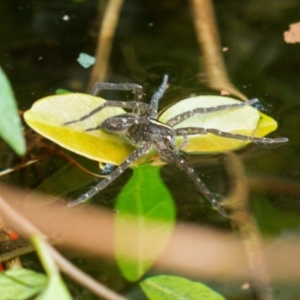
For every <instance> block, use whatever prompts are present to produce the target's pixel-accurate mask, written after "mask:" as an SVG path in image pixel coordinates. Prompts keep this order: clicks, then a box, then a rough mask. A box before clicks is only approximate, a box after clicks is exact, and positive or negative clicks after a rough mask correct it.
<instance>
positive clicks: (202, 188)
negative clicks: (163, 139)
mask: <svg viewBox="0 0 300 300" xmlns="http://www.w3.org/2000/svg"><path fill="white" fill-rule="evenodd" d="M160 154H161V155H162V157H164V158H166V159H167V160H168V161H169V162H171V163H173V164H175V165H176V166H177V167H178V168H179V169H181V170H183V171H184V172H185V173H186V174H187V175H188V177H189V178H190V179H191V180H192V181H193V182H194V183H195V185H196V187H197V189H198V190H199V192H200V193H201V194H202V195H203V196H204V197H205V198H206V199H207V200H208V201H209V202H210V204H211V205H212V206H213V207H215V208H216V209H217V210H218V212H219V213H220V215H221V216H223V217H227V214H226V212H225V209H224V208H223V207H222V206H221V204H220V203H219V202H218V201H217V200H216V199H215V197H214V196H213V194H212V193H211V192H210V191H209V189H208V187H207V186H206V184H205V183H204V182H203V181H202V180H201V179H200V178H199V177H198V175H197V173H196V172H195V170H194V169H193V168H191V167H190V166H188V164H187V163H186V162H185V160H184V159H182V158H181V157H180V156H179V155H177V154H176V153H174V152H172V151H169V150H163V151H160Z"/></svg>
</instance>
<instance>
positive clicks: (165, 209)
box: [115, 164, 175, 281]
mask: <svg viewBox="0 0 300 300" xmlns="http://www.w3.org/2000/svg"><path fill="white" fill-rule="evenodd" d="M159 171H160V167H157V166H156V167H153V166H151V165H149V164H147V165H142V166H139V167H134V168H133V176H132V178H131V179H130V181H129V182H128V183H127V184H126V185H125V186H124V188H123V189H122V191H121V193H120V194H119V195H118V198H117V202H116V205H115V210H116V211H117V214H116V218H115V251H116V257H117V263H118V266H119V269H120V270H121V272H122V274H123V276H124V277H125V278H126V279H127V280H131V281H135V280H137V279H139V278H140V277H141V276H143V274H145V272H146V271H147V270H148V269H149V268H150V267H151V265H152V263H153V261H154V260H155V259H156V258H157V256H158V255H159V254H160V252H161V251H162V250H163V249H164V247H165V245H166V243H167V242H168V240H169V237H170V234H171V233H172V229H173V226H174V222H175V208H174V203H173V199H172V196H171V194H170V192H169V190H168V189H167V188H166V187H165V185H164V184H163V182H162V180H161V178H160V174H159ZM134 257H135V258H137V259H134Z"/></svg>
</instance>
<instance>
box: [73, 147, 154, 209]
mask: <svg viewBox="0 0 300 300" xmlns="http://www.w3.org/2000/svg"><path fill="white" fill-rule="evenodd" d="M150 148H151V144H145V145H143V146H142V147H141V148H138V149H136V150H135V151H134V152H132V154H131V155H130V156H129V157H128V158H127V159H126V160H125V161H124V162H123V163H122V164H121V165H120V166H119V167H118V168H117V169H116V170H114V171H113V172H112V173H111V174H110V175H108V176H107V177H106V178H105V179H103V180H102V181H101V182H100V183H98V184H97V185H96V186H95V187H93V188H92V189H91V190H89V191H88V192H86V193H85V194H83V195H82V196H81V197H79V198H78V199H76V200H74V201H71V202H69V203H68V206H69V207H73V206H76V205H78V204H81V203H84V202H86V201H87V200H88V199H89V198H91V197H92V196H94V195H95V194H97V193H98V192H100V191H101V190H103V189H104V188H105V187H107V186H108V185H109V184H110V183H111V182H112V181H114V180H115V179H116V178H118V177H119V176H120V175H121V174H122V173H123V172H124V171H125V170H126V169H127V168H128V167H129V166H130V165H131V164H132V163H133V162H135V161H137V160H138V159H139V158H140V157H142V156H143V155H145V154H147V153H148V152H149V150H150Z"/></svg>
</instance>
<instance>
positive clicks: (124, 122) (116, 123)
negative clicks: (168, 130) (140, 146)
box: [85, 114, 149, 133]
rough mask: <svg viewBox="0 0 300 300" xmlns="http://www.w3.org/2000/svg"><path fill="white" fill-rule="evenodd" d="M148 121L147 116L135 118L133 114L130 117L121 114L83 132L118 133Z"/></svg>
mask: <svg viewBox="0 0 300 300" xmlns="http://www.w3.org/2000/svg"><path fill="white" fill-rule="evenodd" d="M148 121H149V117H147V116H141V117H137V116H136V115H134V114H133V115H132V116H130V115H128V114H122V115H117V116H113V117H110V118H108V119H106V120H105V121H104V122H103V123H101V124H100V125H98V126H96V127H91V128H87V129H85V131H93V130H98V129H102V130H104V131H106V132H113V133H118V131H123V130H124V129H127V128H129V127H131V126H132V125H138V124H143V123H145V122H148Z"/></svg>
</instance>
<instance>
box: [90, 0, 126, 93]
mask: <svg viewBox="0 0 300 300" xmlns="http://www.w3.org/2000/svg"><path fill="white" fill-rule="evenodd" d="M122 4H123V0H109V1H108V4H107V7H106V10H105V13H104V17H103V21H102V24H101V27H100V31H99V37H98V45H97V52H96V64H95V65H94V67H93V70H92V74H91V78H90V81H89V84H88V92H89V91H90V90H91V89H92V87H93V86H94V84H95V83H96V82H101V81H104V80H105V78H106V75H107V69H108V65H109V58H110V52H111V47H112V42H113V38H114V35H115V29H116V26H117V23H118V19H119V14H120V11H121V8H122Z"/></svg>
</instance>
